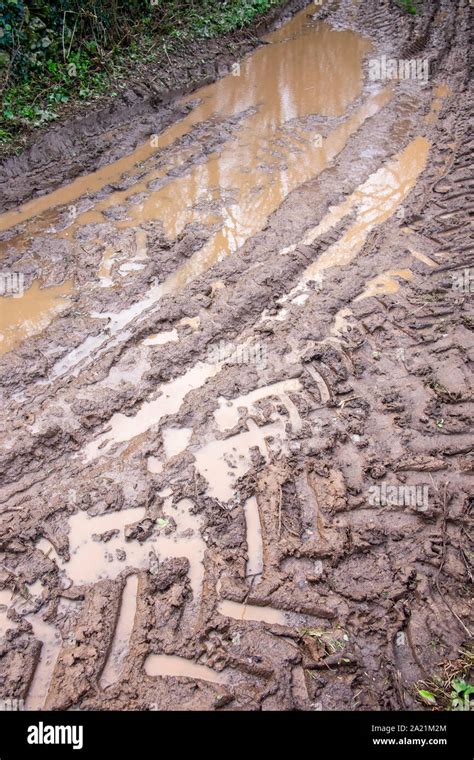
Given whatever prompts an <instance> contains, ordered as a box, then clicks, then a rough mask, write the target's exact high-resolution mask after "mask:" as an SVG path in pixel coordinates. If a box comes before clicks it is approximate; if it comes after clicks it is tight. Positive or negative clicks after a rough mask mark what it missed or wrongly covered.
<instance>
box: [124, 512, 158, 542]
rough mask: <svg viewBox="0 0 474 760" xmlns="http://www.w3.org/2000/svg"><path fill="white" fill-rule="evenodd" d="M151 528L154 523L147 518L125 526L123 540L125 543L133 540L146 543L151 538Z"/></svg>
mask: <svg viewBox="0 0 474 760" xmlns="http://www.w3.org/2000/svg"><path fill="white" fill-rule="evenodd" d="M153 526H154V522H153V520H151V519H150V518H149V517H147V518H145V519H144V520H142V521H141V522H138V523H134V524H133V525H127V527H126V528H125V538H126V540H127V541H132V540H133V539H137V541H146V539H147V538H149V537H150V536H151V533H152V531H153Z"/></svg>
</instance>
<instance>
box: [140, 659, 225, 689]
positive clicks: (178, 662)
mask: <svg viewBox="0 0 474 760" xmlns="http://www.w3.org/2000/svg"><path fill="white" fill-rule="evenodd" d="M145 671H146V673H147V675H149V676H162V677H163V676H174V677H175V678H192V679H193V680H199V681H209V683H217V684H225V683H226V682H227V678H226V676H225V675H224V674H223V673H218V672H217V671H215V670H212V668H209V667H207V666H206V665H200V664H199V663H197V662H192V660H186V659H185V658H184V657H178V656H177V655H167V654H151V655H150V656H149V657H148V658H147V660H146V662H145Z"/></svg>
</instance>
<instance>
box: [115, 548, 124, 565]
mask: <svg viewBox="0 0 474 760" xmlns="http://www.w3.org/2000/svg"><path fill="white" fill-rule="evenodd" d="M115 556H116V557H117V559H118V561H119V562H124V561H125V560H126V559H127V553H126V552H124V550H123V549H116V550H115Z"/></svg>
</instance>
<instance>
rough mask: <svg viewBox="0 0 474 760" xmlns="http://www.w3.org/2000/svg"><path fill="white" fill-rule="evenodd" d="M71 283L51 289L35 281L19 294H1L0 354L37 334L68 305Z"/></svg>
mask: <svg viewBox="0 0 474 760" xmlns="http://www.w3.org/2000/svg"><path fill="white" fill-rule="evenodd" d="M71 290H72V283H70V282H68V283H64V284H63V285H57V286H54V287H50V288H44V287H41V284H40V283H39V282H37V281H36V282H34V283H33V284H32V285H31V286H30V287H29V288H28V289H27V290H26V291H25V292H24V293H23V294H22V295H20V296H18V297H16V296H15V297H13V296H9V297H6V296H3V297H2V296H0V298H1V301H0V354H4V353H6V352H7V351H12V350H13V349H14V348H15V347H16V346H18V345H19V344H20V343H21V342H22V341H23V340H25V339H27V338H29V337H31V336H33V335H36V334H38V333H40V332H41V331H42V330H44V328H45V327H46V326H47V325H48V324H49V323H50V322H51V321H52V320H53V319H54V318H55V316H57V315H58V314H60V313H61V311H62V310H63V309H64V308H66V307H67V306H68V303H69V301H68V298H67V296H68V294H69V293H70V292H71Z"/></svg>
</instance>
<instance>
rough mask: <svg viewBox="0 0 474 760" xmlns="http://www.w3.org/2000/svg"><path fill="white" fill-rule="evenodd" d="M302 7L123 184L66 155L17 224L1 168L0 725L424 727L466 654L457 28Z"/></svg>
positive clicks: (467, 319)
mask: <svg viewBox="0 0 474 760" xmlns="http://www.w3.org/2000/svg"><path fill="white" fill-rule="evenodd" d="M303 5H304V3H290V4H288V7H287V9H286V10H287V15H288V16H291V17H289V18H287V17H285V15H284V14H283V16H282V17H281V18H280V19H279V20H277V19H274V22H273V26H272V28H271V30H270V29H269V30H268V34H266V35H265V37H264V38H263V40H262V44H260V45H259V46H258V47H253V49H252V50H249V51H243V52H247V55H246V56H244V57H243V58H242V59H241V60H240V61H239V68H238V69H235V67H234V68H233V69H232V70H230V71H229V72H228V73H227V74H225V75H224V76H222V77H221V78H219V79H217V81H215V82H212V83H206V84H205V85H204V86H203V87H201V88H200V89H198V90H196V91H194V92H192V93H191V94H188V95H184V96H180V97H179V98H176V99H175V100H173V101H171V102H170V104H169V106H167V108H168V121H167V122H166V123H164V122H163V123H162V124H161V126H160V128H157V129H156V134H155V132H154V134H153V135H152V136H151V137H149V138H148V139H146V140H145V141H143V140H142V142H141V143H139V144H138V145H137V144H136V140H137V138H138V136H139V135H140V134H141V133H140V129H139V128H137V125H136V124H135V122H134V121H133V120H132V119H129V124H128V136H127V139H126V140H125V146H127V145H128V146H129V147H130V150H129V151H128V153H127V151H125V152H124V153H120V155H119V153H117V152H116V153H115V154H114V152H113V150H112V149H111V151H110V152H109V153H104V154H103V156H102V159H99V158H98V157H97V156H96V159H97V164H96V165H93V164H91V163H90V161H91V159H90V155H89V153H88V148H87V142H86V143H85V146H84V153H85V154H87V155H89V159H88V161H86V162H85V163H84V165H85V166H87V168H88V170H90V173H88V174H83V175H81V176H77V177H76V178H73V176H72V175H71V178H72V181H71V182H70V183H69V184H64V185H63V186H59V185H58V183H56V184H54V183H51V178H50V177H49V176H48V172H47V170H46V169H45V168H44V167H43V168H41V161H40V164H39V168H37V169H36V170H35V171H33V172H31V173H30V175H28V171H27V172H26V175H25V177H24V180H25V181H24V184H25V185H26V184H28V182H27V181H28V179H29V181H30V186H33V185H34V187H35V191H39V192H37V193H36V197H29V196H27V194H26V191H25V189H24V187H23V186H22V187H19V183H18V182H17V180H15V177H18V176H19V175H20V168H21V167H23V170H24V169H25V167H27V166H28V160H29V159H28V157H25V158H23V159H18V164H15V163H14V162H13V163H9V164H8V166H9V172H10V173H11V177H12V180H11V183H10V190H9V191H8V193H7V196H8V197H7V199H6V202H5V207H4V212H3V213H2V214H1V215H0V230H1V233H0V235H1V243H0V245H1V252H2V253H1V255H2V272H3V273H10V272H14V273H15V274H16V275H21V282H22V287H23V292H22V294H21V295H20V294H15V295H13V294H8V293H5V294H4V295H3V296H2V297H0V308H1V318H0V334H1V335H0V337H1V338H2V340H1V341H0V352H1V362H0V384H1V392H2V401H3V404H2V407H3V411H4V414H3V416H2V417H3V419H2V423H1V428H0V438H1V453H0V517H1V533H0V542H1V543H0V549H1V552H2V557H1V563H0V635H1V639H0V696H1V697H2V698H5V699H23V700H25V704H26V708H27V709H38V708H45V709H49V710H56V709H68V710H74V709H81V710H88V709H100V710H169V709H178V710H295V709H297V710H334V709H344V710H370V709H376V710H377V709H387V710H401V709H419V710H421V709H425V707H424V706H423V705H422V704H421V703H420V701H419V699H418V697H417V689H416V684H417V683H418V682H419V681H421V680H426V679H427V678H428V677H431V676H432V675H434V674H436V673H437V672H438V671H439V669H440V668H443V667H445V666H446V663H449V662H452V661H455V660H456V659H457V658H458V657H459V652H460V650H461V649H464V650H466V649H467V648H468V647H469V645H470V641H471V637H472V629H473V621H472V618H470V614H471V608H470V582H471V580H472V568H471V558H472V547H470V545H469V526H470V519H471V508H472V485H471V484H472V472H473V468H472V410H473V405H472V401H473V399H472V374H471V373H470V370H472V360H473V357H474V353H473V342H472V329H473V317H472V288H471V289H470V285H469V267H470V266H471V264H472V229H471V227H470V210H471V206H472V201H471V196H472V168H471V162H472V159H471V156H472V140H473V138H472V135H471V134H470V132H469V122H470V118H471V116H472V114H471V112H470V111H471V109H472V106H471V104H472V92H471V89H472V88H471V85H470V84H469V77H468V69H467V60H466V54H465V53H466V50H467V44H468V43H467V40H468V36H469V23H470V21H469V7H468V5H467V4H466V3H465V2H463V0H456V2H452V0H450V1H449V2H448V1H447V0H433V1H432V2H427V3H425V4H424V6H423V11H422V12H420V13H419V14H417V15H416V16H413V17H412V16H409V15H407V14H403V13H402V11H401V10H399V9H397V7H396V6H394V5H393V4H391V3H385V2H380V1H379V2H375V0H374V2H372V0H367V1H366V2H364V3H358V2H355V1H353V0H340V2H325V3H324V4H323V5H322V6H315V5H314V4H310V5H308V6H307V7H306V8H304V9H303V10H301V8H302V7H303ZM295 11H297V12H296V13H295ZM380 56H387V57H393V58H397V59H410V58H418V59H426V60H427V61H429V71H430V76H429V78H428V80H427V81H426V82H421V81H418V80H416V79H404V80H390V81H386V80H382V81H379V80H376V81H374V80H372V79H371V78H370V75H369V72H370V61H371V60H373V59H374V58H380ZM155 109H157V110H158V109H159V106H158V105H156V104H155ZM160 114H161V112H160ZM159 118H161V116H160V117H159ZM125 121H126V120H125V119H124V123H123V124H121V126H120V133H121V130H126V128H127V124H126V123H125ZM117 128H118V126H117ZM62 129H63V131H64V130H66V129H67V125H65V126H64V128H62ZM60 133H61V132H60ZM142 138H145V135H142ZM71 139H72V137H71ZM104 140H105V137H104ZM41 145H42V148H41V150H46V147H45V145H46V144H45V143H44V142H42V144H41ZM63 147H64V146H63ZM123 149H124V146H122V150H123ZM38 150H40V148H38ZM105 155H106V156H107V157H108V160H107V162H106V163H100V162H101V161H104V160H105V159H104V156H105ZM12 161H13V159H12ZM15 167H16V168H15ZM58 171H59V170H58ZM57 177H61V179H64V178H63V177H62V175H61V174H60V173H59V174H58V175H57ZM15 188H16V190H15ZM15 192H16V196H15ZM466 283H467V285H466ZM17 295H18V297H17ZM387 494H389V497H388V498H387ZM393 494H395V496H393ZM407 494H408V497H407ZM420 495H421V496H420Z"/></svg>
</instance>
